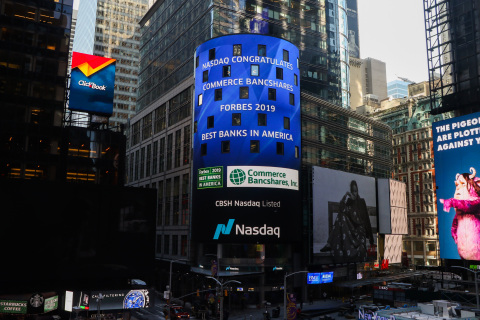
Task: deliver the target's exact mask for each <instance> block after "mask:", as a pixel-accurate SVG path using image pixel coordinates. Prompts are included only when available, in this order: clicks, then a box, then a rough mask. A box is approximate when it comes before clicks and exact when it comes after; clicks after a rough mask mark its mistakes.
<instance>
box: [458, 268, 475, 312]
mask: <svg viewBox="0 0 480 320" xmlns="http://www.w3.org/2000/svg"><path fill="white" fill-rule="evenodd" d="M452 268H460V269H465V270H467V271H470V272H473V276H474V277H475V296H476V298H477V309H480V300H479V297H478V281H477V273H479V272H480V271H474V270H471V269H468V268H465V267H460V266H452Z"/></svg>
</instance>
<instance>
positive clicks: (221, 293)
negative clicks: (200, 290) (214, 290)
mask: <svg viewBox="0 0 480 320" xmlns="http://www.w3.org/2000/svg"><path fill="white" fill-rule="evenodd" d="M207 278H209V279H213V280H215V281H216V282H217V283H218V284H219V285H220V320H223V285H225V284H227V283H230V282H235V283H238V284H242V283H241V282H240V281H237V280H228V281H227V282H225V283H221V282H220V281H218V280H217V279H216V278H214V277H210V276H207Z"/></svg>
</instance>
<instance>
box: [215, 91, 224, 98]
mask: <svg viewBox="0 0 480 320" xmlns="http://www.w3.org/2000/svg"><path fill="white" fill-rule="evenodd" d="M220 100H222V89H215V101H220Z"/></svg>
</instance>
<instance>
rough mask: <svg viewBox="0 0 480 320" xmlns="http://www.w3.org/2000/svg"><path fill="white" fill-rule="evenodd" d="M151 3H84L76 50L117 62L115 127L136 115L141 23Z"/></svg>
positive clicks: (112, 121) (97, 0) (112, 123)
mask: <svg viewBox="0 0 480 320" xmlns="http://www.w3.org/2000/svg"><path fill="white" fill-rule="evenodd" d="M147 7H148V0H129V1H121V2H112V1H107V0H91V1H90V0H89V1H81V2H80V5H79V8H78V19H77V25H76V31H75V39H74V43H73V51H76V52H81V53H87V54H93V55H98V56H104V57H109V58H113V59H116V60H117V62H116V63H117V65H116V72H115V93H114V101H113V114H112V116H111V117H110V118H109V123H110V126H111V127H117V126H119V125H123V124H125V123H126V122H127V121H128V119H129V118H131V117H132V116H133V115H134V114H135V106H136V100H137V79H138V65H139V56H140V53H139V46H140V33H139V27H138V21H139V20H140V18H141V17H142V16H143V15H144V14H145V12H146V11H147Z"/></svg>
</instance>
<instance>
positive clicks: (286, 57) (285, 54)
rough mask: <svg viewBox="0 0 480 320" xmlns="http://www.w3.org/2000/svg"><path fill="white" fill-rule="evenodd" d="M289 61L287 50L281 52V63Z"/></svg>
mask: <svg viewBox="0 0 480 320" xmlns="http://www.w3.org/2000/svg"><path fill="white" fill-rule="evenodd" d="M289 60H290V57H289V52H288V51H287V50H283V61H287V62H288V61H289Z"/></svg>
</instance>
